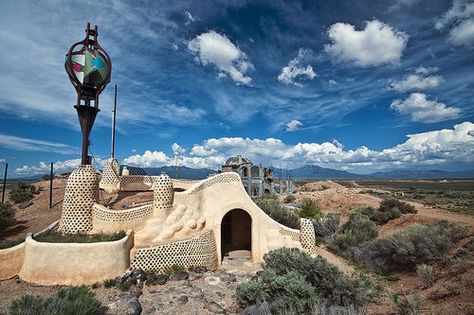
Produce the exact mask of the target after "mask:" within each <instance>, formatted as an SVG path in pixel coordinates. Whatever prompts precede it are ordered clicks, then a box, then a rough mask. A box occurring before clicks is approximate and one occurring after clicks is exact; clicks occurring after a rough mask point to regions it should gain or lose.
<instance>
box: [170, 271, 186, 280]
mask: <svg viewBox="0 0 474 315" xmlns="http://www.w3.org/2000/svg"><path fill="white" fill-rule="evenodd" d="M188 279H189V273H188V272H186V271H177V272H175V273H173V274H172V275H171V276H170V280H172V281H180V280H188Z"/></svg>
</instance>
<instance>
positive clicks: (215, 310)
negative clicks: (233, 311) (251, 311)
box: [205, 301, 226, 314]
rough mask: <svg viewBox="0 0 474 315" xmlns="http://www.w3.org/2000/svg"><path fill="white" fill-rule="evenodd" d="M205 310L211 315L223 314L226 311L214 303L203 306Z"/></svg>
mask: <svg viewBox="0 0 474 315" xmlns="http://www.w3.org/2000/svg"><path fill="white" fill-rule="evenodd" d="M205 308H206V309H207V310H208V311H209V312H211V313H214V314H225V313H226V311H225V309H224V308H222V306H220V305H219V304H217V303H216V302H214V301H212V302H210V303H207V305H206V306H205Z"/></svg>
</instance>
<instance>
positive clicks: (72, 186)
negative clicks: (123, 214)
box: [59, 165, 99, 234]
mask: <svg viewBox="0 0 474 315" xmlns="http://www.w3.org/2000/svg"><path fill="white" fill-rule="evenodd" d="M98 201H99V180H98V177H97V174H96V172H95V170H94V168H93V167H92V165H81V166H79V167H78V168H76V169H75V170H74V171H73V172H72V173H71V175H70V176H69V178H68V180H67V184H66V191H65V193H64V201H63V211H62V214H61V221H60V223H59V229H60V230H61V231H62V232H64V233H67V234H75V233H81V232H83V233H84V232H88V231H90V230H92V206H93V205H94V203H97V202H98Z"/></svg>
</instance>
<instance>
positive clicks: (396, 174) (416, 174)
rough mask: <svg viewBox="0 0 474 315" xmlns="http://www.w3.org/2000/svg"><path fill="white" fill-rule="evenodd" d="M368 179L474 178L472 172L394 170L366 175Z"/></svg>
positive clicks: (473, 172)
mask: <svg viewBox="0 0 474 315" xmlns="http://www.w3.org/2000/svg"><path fill="white" fill-rule="evenodd" d="M368 178H391V179H444V178H474V170H467V171H459V172H447V171H440V170H425V171H423V170H422V171H417V170H395V171H387V172H376V173H372V174H369V175H368Z"/></svg>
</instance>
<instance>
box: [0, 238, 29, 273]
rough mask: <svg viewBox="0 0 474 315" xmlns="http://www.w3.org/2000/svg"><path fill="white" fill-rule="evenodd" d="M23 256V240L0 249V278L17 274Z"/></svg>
mask: <svg viewBox="0 0 474 315" xmlns="http://www.w3.org/2000/svg"><path fill="white" fill-rule="evenodd" d="M24 258H25V242H23V243H21V244H18V245H16V246H13V247H10V248H5V249H1V250H0V280H4V279H8V278H11V277H14V276H16V275H17V274H18V272H19V271H20V269H21V266H22V265H23V259H24Z"/></svg>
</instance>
